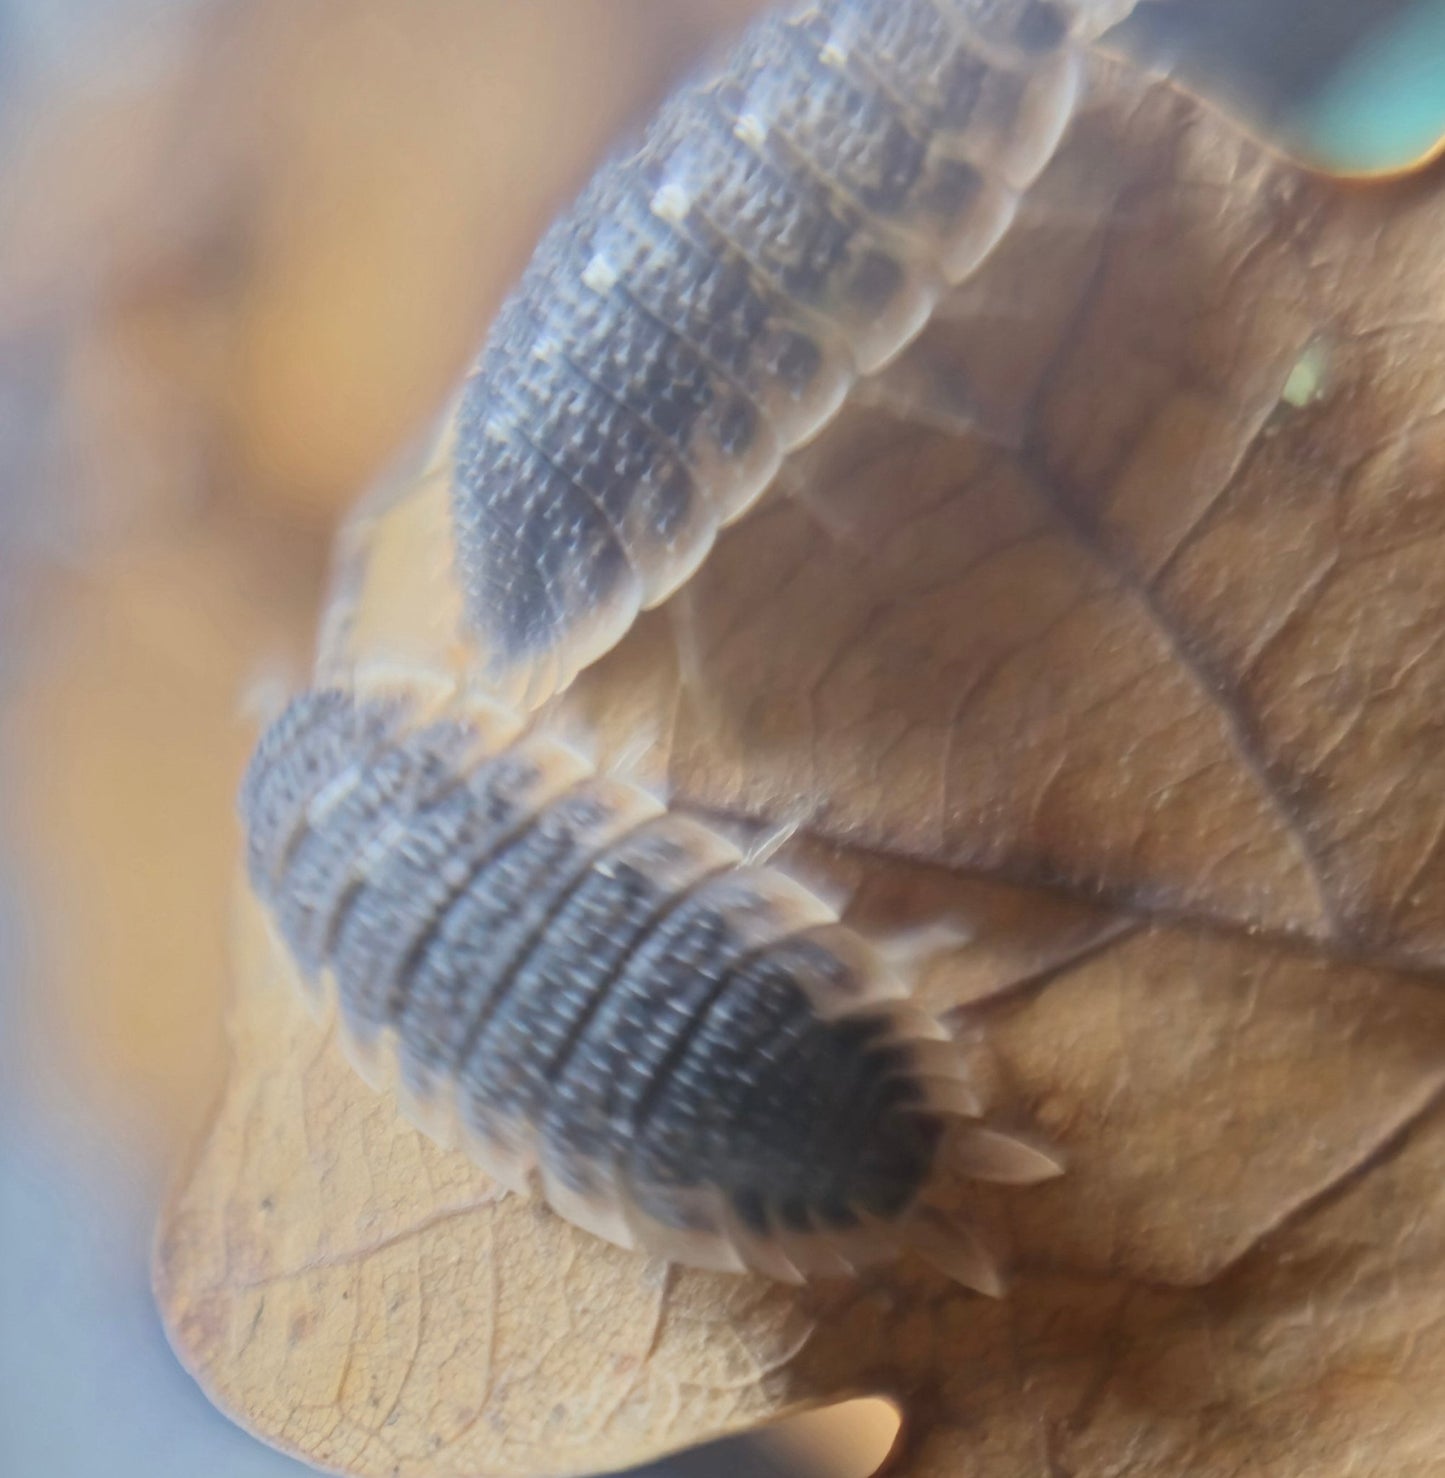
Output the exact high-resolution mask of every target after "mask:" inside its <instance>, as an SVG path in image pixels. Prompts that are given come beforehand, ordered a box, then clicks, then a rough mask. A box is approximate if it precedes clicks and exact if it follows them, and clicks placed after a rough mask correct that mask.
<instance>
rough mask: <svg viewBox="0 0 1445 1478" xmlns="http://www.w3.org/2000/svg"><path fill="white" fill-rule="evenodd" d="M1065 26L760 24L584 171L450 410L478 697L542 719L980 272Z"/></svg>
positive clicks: (1062, 95) (1049, 149) (1039, 113)
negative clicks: (487, 675)
mask: <svg viewBox="0 0 1445 1478" xmlns="http://www.w3.org/2000/svg"><path fill="white" fill-rule="evenodd" d="M1082 9H1083V14H1082V20H1083V21H1085V22H1087V23H1089V24H1091V25H1097V24H1099V23H1100V22H1101V21H1102V20H1105V19H1107V15H1105V14H1104V13H1103V12H1101V10H1100V8H1099V7H1098V6H1087V5H1086V6H1084V7H1083V8H1082ZM1079 19H1081V17H1080V15H1079V14H1078V13H1076V12H1075V11H1073V10H1066V9H1065V8H1063V7H1059V6H1053V5H1047V4H1040V3H1035V0H991V3H990V0H831V3H822V4H815V5H810V6H807V7H806V8H804V9H802V10H800V11H799V12H798V13H796V14H795V15H792V16H788V17H781V18H780V17H767V18H765V19H764V20H763V21H762V22H761V23H760V24H758V25H756V26H754V27H753V28H752V30H751V31H750V32H749V33H748V34H747V35H746V36H745V37H744V39H743V41H742V43H741V44H740V45H739V46H738V47H737V49H736V50H735V51H734V52H733V53H732V55H731V57H730V58H729V59H728V60H727V61H726V63H725V65H724V66H723V67H722V69H721V70H720V71H719V72H718V73H717V75H715V76H713V77H712V78H710V79H709V80H707V81H705V82H703V83H701V84H699V85H695V86H693V87H690V88H687V89H685V90H683V91H682V92H681V93H680V94H679V95H678V96H677V97H676V98H675V99H674V100H673V101H672V102H671V104H669V105H668V106H667V107H666V108H665V109H664V110H663V112H662V114H661V115H660V116H659V117H658V118H657V119H656V121H655V122H654V123H653V125H652V126H651V128H650V129H648V131H647V133H646V135H645V136H644V138H643V140H642V142H641V145H640V147H638V148H637V149H636V150H635V151H633V152H632V153H629V154H628V155H626V156H625V157H621V158H619V159H616V160H615V161H613V162H612V163H610V164H608V165H607V166H605V167H604V168H603V169H602V170H601V171H600V172H599V173H598V175H597V176H596V178H595V179H594V180H593V181H592V184H591V186H590V187H589V188H588V189H587V191H586V192H585V193H584V194H583V196H582V198H581V199H580V200H579V201H578V202H577V203H576V205H575V206H574V207H573V208H572V209H571V210H570V211H568V212H567V213H565V214H564V215H563V216H562V217H561V218H560V219H559V220H558V221H557V222H556V224H555V226H554V227H553V228H552V230H551V231H549V232H548V233H547V235H546V236H545V238H544V239H543V241H542V243H541V245H540V247H539V249H538V251H537V253H536V256H535V257H534V259H533V261H532V264H531V266H530V267H529V269H528V271H527V272H526V274H525V276H524V277H523V280H522V282H521V284H520V286H519V288H518V290H517V291H516V293H515V294H514V295H513V296H512V298H511V300H510V301H509V302H508V303H507V304H506V306H505V307H504V309H503V311H502V313H501V315H500V318H499V320H498V322H497V323H496V325H495V328H494V330H493V333H492V335H491V338H490V340H489V342H488V344H487V347H486V350H485V352H484V354H483V356H482V358H481V362H480V364H479V366H478V367H477V370H476V372H475V374H474V375H473V376H472V377H471V379H470V381H469V383H468V385H467V387H466V392H465V396H464V399H463V403H462V409H461V419H460V427H459V436H458V448H459V450H458V464H457V476H456V483H455V514H456V523H457V538H458V544H459V548H460V552H461V558H462V563H463V568H464V571H465V584H466V590H467V596H468V610H469V616H470V620H471V622H472V625H473V627H474V628H475V630H476V632H477V633H478V635H479V636H480V638H481V639H482V641H483V642H484V643H485V646H486V648H487V651H488V653H489V656H490V664H491V673H492V676H493V679H494V683H495V686H496V690H497V691H498V693H505V694H506V695H507V696H508V697H509V698H510V699H512V700H514V701H517V702H520V703H522V704H524V705H525V706H528V707H531V706H534V705H535V704H537V703H539V702H541V701H543V700H545V699H546V698H547V697H549V696H551V694H553V693H554V692H556V691H558V690H560V689H561V688H563V687H565V686H566V685H567V683H568V682H569V681H570V680H571V679H572V677H573V676H574V675H575V674H576V673H577V672H578V671H579V670H580V669H581V668H582V667H584V666H586V665H587V664H588V663H589V662H591V661H592V660H594V659H595V658H596V657H597V656H598V655H599V654H600V653H602V652H603V651H606V650H607V648H608V647H610V646H612V645H613V644H614V643H615V642H616V641H617V640H618V638H619V637H620V636H621V634H622V633H623V632H624V631H626V630H627V628H628V627H629V626H630V625H631V623H632V621H633V620H634V618H635V617H636V615H637V613H638V611H639V610H641V609H643V608H645V607H648V606H652V605H655V604H657V603H658V602H659V601H661V600H663V599H665V598H666V597H667V596H668V595H669V594H671V593H672V592H673V591H674V590H675V589H677V587H678V586H679V585H680V584H682V582H683V581H685V580H686V579H687V578H688V576H689V575H690V574H692V573H693V571H694V570H695V569H696V568H697V566H698V565H699V564H700V562H701V561H702V560H703V559H704V558H705V557H706V554H707V551H708V549H709V548H710V546H711V544H712V542H713V539H714V538H715V537H716V534H717V531H718V529H719V528H720V527H721V526H723V525H724V524H726V523H728V522H729V521H730V520H732V519H734V518H736V517H737V516H738V515H739V514H740V513H742V512H743V511H744V510H746V509H747V508H748V507H749V506H750V505H751V504H752V503H753V502H755V501H756V500H757V498H758V497H759V496H760V495H761V493H762V492H763V491H764V489H765V488H766V487H767V486H768V484H769V482H770V481H771V480H772V478H773V476H774V474H775V472H776V471H777V468H778V466H779V463H780V461H781V459H782V458H783V457H784V456H785V455H786V453H787V452H789V451H790V450H792V449H794V448H796V447H797V446H799V445H800V444H801V443H803V442H804V441H806V440H807V439H808V438H809V437H810V436H812V435H814V434H815V433H816V432H817V431H818V429H819V428H820V427H821V426H822V425H824V424H825V423H826V422H827V421H828V420H829V419H830V418H831V417H832V415H833V414H834V413H835V411H836V410H837V409H838V407H839V405H840V404H841V402H842V401H843V399H844V397H845V396H846V395H847V393H848V390H849V388H850V387H851V386H852V385H853V383H854V382H855V381H856V379H857V378H858V377H859V376H860V375H867V374H869V373H871V372H873V371H875V370H877V369H878V368H880V367H881V366H882V365H884V364H885V363H886V362H887V361H888V360H889V359H890V358H891V357H893V356H894V355H896V354H897V353H898V352H899V351H900V350H901V349H902V348H903V347H904V346H905V345H906V344H907V343H908V342H909V341H910V340H911V339H912V338H913V337H914V336H915V335H916V334H917V333H918V332H919V330H920V329H921V328H922V327H923V326H924V324H925V323H926V322H927V320H928V317H929V315H930V313H931V312H932V310H933V308H934V305H935V304H936V302H937V300H938V298H939V296H940V295H941V294H942V293H943V291H944V290H945V288H946V287H947V286H949V285H950V284H952V283H956V282H958V281H960V280H961V279H962V278H964V277H966V276H967V275H968V274H969V273H971V272H972V271H973V270H974V269H975V268H976V266H977V265H978V264H979V262H980V261H981V260H982V259H983V258H984V257H985V256H986V255H987V254H988V252H989V251H990V249H991V248H992V247H993V246H994V245H995V243H996V242H997V241H998V239H999V238H1000V236H1001V235H1002V234H1003V232H1004V231H1005V230H1006V229H1007V227H1008V225H1009V223H1010V221H1011V220H1012V218H1013V215H1014V212H1015V209H1016V206H1017V203H1018V200H1019V196H1020V194H1021V192H1022V191H1023V190H1024V189H1025V188H1026V187H1027V186H1028V185H1029V184H1030V183H1031V182H1032V181H1033V179H1034V178H1035V177H1036V176H1037V174H1038V173H1039V171H1040V170H1041V169H1042V167H1043V166H1044V165H1045V164H1046V163H1047V161H1048V160H1049V158H1050V157H1051V155H1052V154H1053V153H1054V151H1055V149H1056V147H1057V145H1058V142H1059V138H1060V136H1061V135H1062V133H1063V131H1064V128H1065V127H1066V125H1067V123H1068V121H1069V118H1070V116H1071V114H1072V112H1073V109H1074V105H1075V102H1076V98H1077V95H1078V91H1079V87H1078V83H1079V73H1080V60H1079V55H1078V51H1077V48H1076V46H1075V45H1074V44H1072V37H1071V35H1070V30H1069V23H1070V22H1071V21H1074V20H1079Z"/></svg>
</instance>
